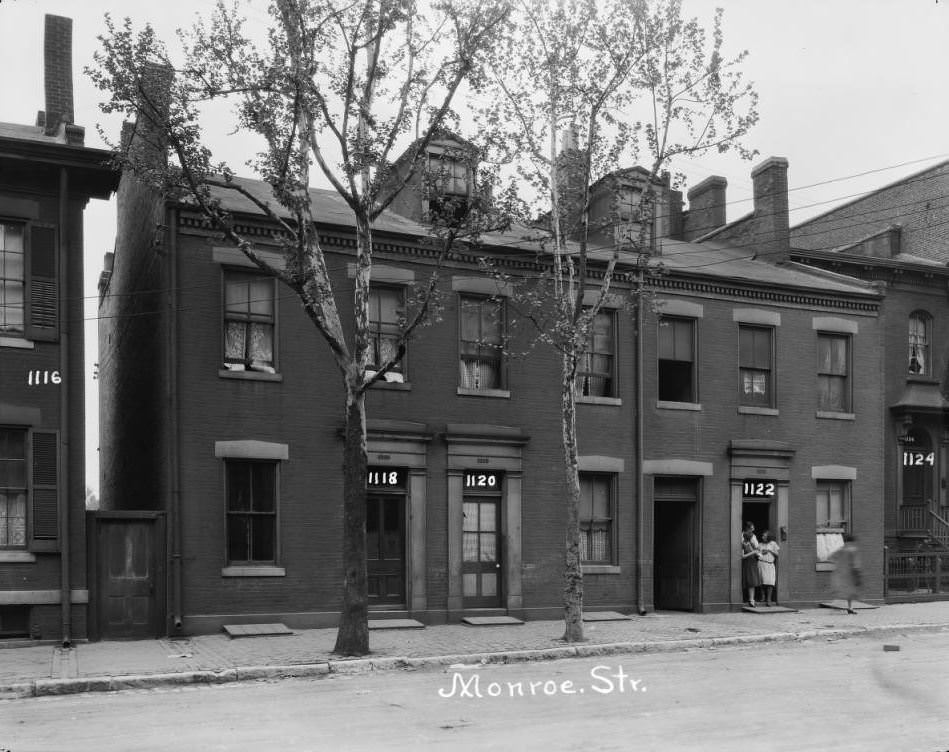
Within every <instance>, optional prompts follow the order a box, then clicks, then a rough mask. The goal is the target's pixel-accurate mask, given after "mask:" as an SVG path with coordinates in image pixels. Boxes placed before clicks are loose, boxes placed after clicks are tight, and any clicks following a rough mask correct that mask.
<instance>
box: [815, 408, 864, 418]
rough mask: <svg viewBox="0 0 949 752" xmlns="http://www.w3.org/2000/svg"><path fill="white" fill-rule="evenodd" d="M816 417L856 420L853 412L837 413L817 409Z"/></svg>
mask: <svg viewBox="0 0 949 752" xmlns="http://www.w3.org/2000/svg"><path fill="white" fill-rule="evenodd" d="M817 417H818V418H828V419H830V420H856V419H857V416H856V414H855V413H838V412H831V411H828V410H818V411H817Z"/></svg>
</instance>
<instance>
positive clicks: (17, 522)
mask: <svg viewBox="0 0 949 752" xmlns="http://www.w3.org/2000/svg"><path fill="white" fill-rule="evenodd" d="M26 496H27V477H26V430H25V429H22V428H0V550H10V549H13V550H17V549H25V548H26Z"/></svg>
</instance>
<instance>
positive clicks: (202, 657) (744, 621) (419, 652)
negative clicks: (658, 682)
mask: <svg viewBox="0 0 949 752" xmlns="http://www.w3.org/2000/svg"><path fill="white" fill-rule="evenodd" d="M938 629H949V602H947V601H942V602H934V603H907V604H898V605H886V606H880V607H879V608H875V609H861V610H859V611H858V612H857V613H856V614H855V615H849V614H847V613H846V612H845V611H838V610H836V609H829V608H814V609H807V610H803V611H800V612H794V613H775V614H750V613H722V614H691V613H679V612H661V613H656V614H649V615H647V616H633V617H631V618H630V619H629V620H628V621H596V622H587V623H586V624H585V632H586V637H587V641H586V642H584V643H582V644H580V645H566V644H564V643H562V642H560V640H559V639H558V638H559V637H560V635H561V633H562V631H563V627H562V624H561V623H560V622H554V621H533V622H526V623H524V624H522V625H504V626H490V627H473V626H468V625H463V624H450V625H442V626H431V627H426V628H425V629H414V630H373V631H372V632H371V634H370V645H371V647H372V655H371V656H369V657H367V658H363V659H341V658H339V657H337V656H334V655H332V652H331V651H332V649H333V644H334V642H335V639H336V630H335V629H309V630H300V631H295V632H294V634H292V635H285V636H270V637H243V638H237V639H232V638H230V637H228V636H227V635H225V634H223V633H221V634H214V635H200V636H196V637H190V638H182V639H174V640H171V639H159V640H138V641H129V642H121V641H109V642H94V643H81V644H79V645H78V646H76V647H74V648H73V649H71V650H63V649H61V648H58V647H56V646H51V645H42V646H32V647H15V648H5V649H0V699H11V698H15V697H36V696H41V695H51V694H70V693H76V692H88V691H110V690H118V689H133V688H150V687H158V686H167V685H174V684H195V683H223V682H230V681H242V680H252V679H276V678H282V677H288V676H318V675H322V674H327V673H344V672H361V671H373V670H385V669H393V668H405V667H418V666H437V665H443V666H447V665H451V664H455V663H478V662H487V663H495V662H514V661H526V660H545V659H553V658H565V657H571V656H578V655H579V656H586V655H606V654H611V653H633V652H644V651H662V650H687V649H695V648H708V647H715V646H719V645H722V646H723V645H738V644H751V643H760V642H771V641H779V640H804V639H814V638H821V639H837V638H841V637H845V636H848V635H858V634H867V633H880V634H883V633H887V632H892V633H899V632H909V631H914V630H930V631H932V630H938Z"/></svg>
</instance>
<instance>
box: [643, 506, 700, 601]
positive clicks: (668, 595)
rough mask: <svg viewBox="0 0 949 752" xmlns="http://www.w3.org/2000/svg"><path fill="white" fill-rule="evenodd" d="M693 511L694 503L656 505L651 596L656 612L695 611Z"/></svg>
mask: <svg viewBox="0 0 949 752" xmlns="http://www.w3.org/2000/svg"><path fill="white" fill-rule="evenodd" d="M694 510H695V504H694V503H693V502H688V501H657V502H656V517H655V520H656V528H655V550H654V553H653V556H654V558H653V561H654V565H655V575H654V576H655V592H654V593H653V596H654V598H655V605H656V608H658V609H673V610H679V611H692V610H693V609H694V608H695V602H694V598H693V596H694V593H695V581H694V576H695V546H694V528H693V525H694V520H693V517H694Z"/></svg>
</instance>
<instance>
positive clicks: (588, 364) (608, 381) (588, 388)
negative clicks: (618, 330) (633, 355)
mask: <svg viewBox="0 0 949 752" xmlns="http://www.w3.org/2000/svg"><path fill="white" fill-rule="evenodd" d="M615 318H616V315H615V313H614V312H613V311H600V312H599V313H597V314H596V316H594V317H593V322H592V323H591V325H590V337H589V339H588V340H587V346H586V347H585V348H584V351H583V353H582V355H581V356H580V363H579V365H578V367H577V395H578V396H581V397H615V396H616V393H615V384H616V380H615V378H614V376H613V351H614V347H615V339H614V336H613V321H614V319H615Z"/></svg>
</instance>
